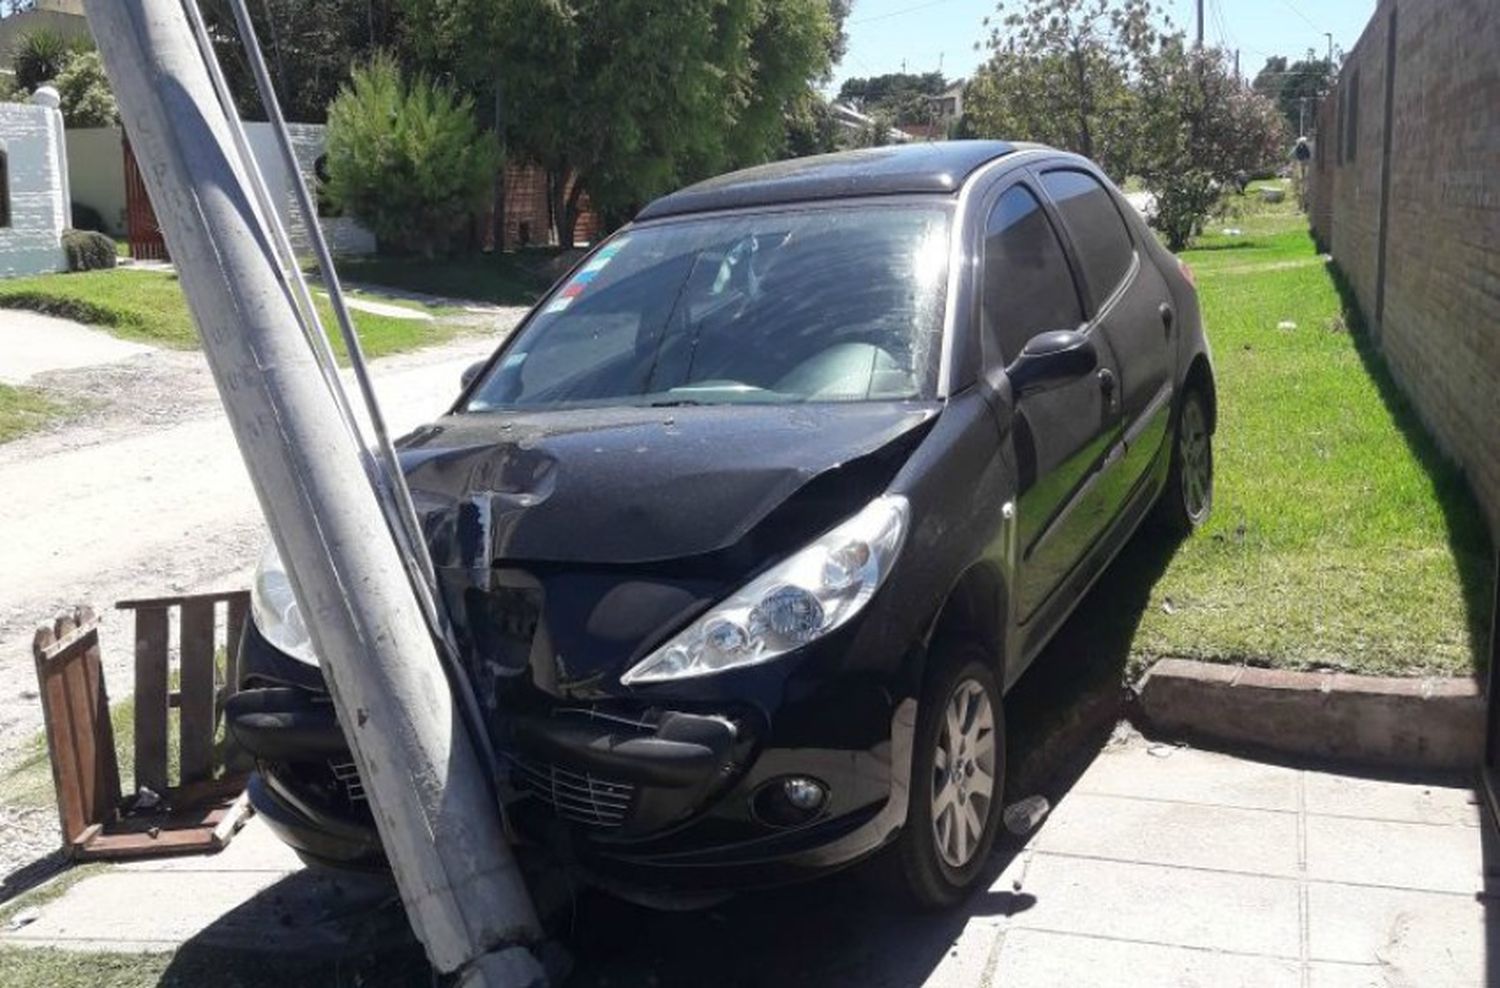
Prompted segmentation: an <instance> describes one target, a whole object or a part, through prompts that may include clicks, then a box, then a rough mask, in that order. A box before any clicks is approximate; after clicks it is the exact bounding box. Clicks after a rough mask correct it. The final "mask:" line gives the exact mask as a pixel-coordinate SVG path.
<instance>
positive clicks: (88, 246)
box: [62, 230, 115, 271]
mask: <svg viewBox="0 0 1500 988" xmlns="http://www.w3.org/2000/svg"><path fill="white" fill-rule="evenodd" d="M62 244H63V250H64V251H65V252H66V253H67V255H68V270H69V271H96V270H98V269H100V268H112V267H114V266H115V242H114V240H113V239H112V238H110V237H106V236H105V235H104V234H102V233H96V232H94V231H93V230H64V231H63V235H62Z"/></svg>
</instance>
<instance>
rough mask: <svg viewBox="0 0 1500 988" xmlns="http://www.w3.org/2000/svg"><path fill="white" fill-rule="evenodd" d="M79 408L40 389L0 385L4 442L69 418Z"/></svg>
mask: <svg viewBox="0 0 1500 988" xmlns="http://www.w3.org/2000/svg"><path fill="white" fill-rule="evenodd" d="M77 411H78V409H77V408H75V407H73V406H71V405H68V404H65V403H63V402H60V401H56V400H55V399H52V398H49V397H47V395H46V393H45V392H43V391H41V390H39V389H37V388H27V387H20V388H17V387H12V386H10V385H8V384H0V443H5V442H10V441H11V440H12V439H17V438H19V437H21V436H23V435H25V434H26V433H28V432H31V431H33V430H35V429H40V428H42V427H43V426H46V425H49V424H51V423H53V422H56V421H58V420H59V419H63V418H67V417H68V416H69V415H72V414H74V413H76V412H77Z"/></svg>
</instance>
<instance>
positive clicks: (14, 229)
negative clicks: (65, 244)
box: [0, 88, 69, 277]
mask: <svg viewBox="0 0 1500 988" xmlns="http://www.w3.org/2000/svg"><path fill="white" fill-rule="evenodd" d="M37 98H38V99H40V100H41V101H42V103H41V104H35V103H0V151H3V152H4V153H5V163H6V168H5V180H6V186H7V188H6V192H7V193H8V195H9V200H10V222H9V223H8V224H7V225H5V226H3V227H0V277H11V276H13V275H26V274H41V273H43V272H48V271H62V270H65V269H66V268H67V258H66V256H65V255H64V254H63V249H62V231H63V228H64V227H66V226H67V225H68V222H69V220H68V193H67V188H68V182H67V159H66V157H65V151H64V148H63V140H62V133H63V129H62V115H61V114H60V113H58V111H57V109H56V98H57V94H56V93H55V92H53V91H52V90H50V89H47V88H44V89H43V90H41V91H39V92H38V94H37ZM47 102H51V103H52V104H53V105H51V106H48V105H45V104H46V103H47Z"/></svg>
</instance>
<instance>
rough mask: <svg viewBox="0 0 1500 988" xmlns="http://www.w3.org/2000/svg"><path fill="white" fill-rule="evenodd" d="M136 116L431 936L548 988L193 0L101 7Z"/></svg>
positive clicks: (469, 967)
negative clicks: (285, 276)
mask: <svg viewBox="0 0 1500 988" xmlns="http://www.w3.org/2000/svg"><path fill="white" fill-rule="evenodd" d="M87 10H88V16H89V22H90V26H91V27H92V29H93V32H94V37H95V39H96V40H97V42H98V46H99V51H100V54H101V55H102V56H103V59H104V65H105V68H106V70H107V71H108V73H109V77H110V80H111V82H112V83H113V84H114V89H115V94H116V98H117V99H118V101H119V106H120V114H121V117H122V118H123V120H124V122H125V126H126V129H127V131H128V132H129V134H130V140H131V146H132V147H133V148H134V150H135V153H136V156H137V157H138V159H139V160H140V162H141V165H142V168H141V172H142V175H143V177H144V178H145V181H146V187H147V189H148V191H149V192H150V194H151V200H152V204H153V205H154V206H155V209H156V215H157V219H158V221H159V222H160V223H161V226H162V230H163V232H164V234H165V235H166V239H167V243H168V246H169V247H170V248H171V252H172V257H173V259H174V261H175V263H176V265H177V270H178V274H179V276H180V277H181V281H182V286H183V290H184V292H185V293H186V295H187V301H188V306H189V308H190V309H191V310H192V313H193V318H194V321H195V322H196V323H197V325H198V329H199V332H200V333H201V335H202V337H203V350H204V354H205V356H206V357H207V358H208V363H209V366H210V368H211V369H212V371H213V375H214V380H215V382H216V384H217V385H218V389H219V394H220V396H221V397H222V398H223V401H224V408H225V411H226V412H227V413H228V417H229V421H230V425H231V426H232V427H233V430H234V434H235V438H236V440H237V441H238V444H239V447H240V452H241V454H242V455H243V456H244V459H245V465H246V467H247V468H248V470H249V474H250V478H251V481H252V483H253V485H254V487H255V490H256V494H257V496H258V497H259V500H260V504H261V508H262V510H263V511H264V513H265V516H266V520H267V522H268V523H269V525H270V528H271V533H272V536H273V538H274V539H275V541H276V545H277V548H278V549H279V550H280V551H281V557H282V559H283V560H284V561H285V562H286V564H287V568H288V573H289V575H290V577H291V580H292V585H293V588H294V590H295V592H296V596H297V600H298V603H299V604H300V605H301V606H302V611H303V613H304V615H306V619H307V625H308V627H309V629H310V631H311V632H312V637H313V644H314V646H315V647H316V649H317V651H318V654H319V656H320V657H321V659H322V663H323V671H324V673H325V675H326V677H327V680H328V684H329V687H330V690H331V692H332V694H333V700H334V704H335V706H336V708H337V710H338V713H339V720H340V722H341V723H342V724H343V726H344V733H345V735H346V736H347V737H348V739H349V744H350V747H351V748H352V750H353V753H354V758H355V761H356V763H357V765H358V767H359V771H360V775H361V778H362V780H363V781H364V784H365V789H366V792H367V793H368V794H369V799H370V805H371V809H372V810H373V811H374V816H375V823H376V827H377V829H378V830H379V832H380V837H381V841H382V843H383V845H384V847H385V851H386V855H387V857H388V858H389V860H390V863H391V867H392V870H393V871H394V873H395V877H396V883H397V885H398V887H399V888H400V891H401V897H402V900H403V902H404V903H405V905H406V910H407V914H408V916H409V917H410V919H411V923H412V926H413V928H414V929H415V930H416V933H417V935H418V936H419V937H420V938H421V940H422V943H423V945H424V946H425V947H426V950H427V954H428V957H429V958H430V959H431V961H432V963H433V964H434V965H435V966H436V967H437V968H439V969H440V970H442V971H445V972H453V971H462V972H463V973H464V983H465V984H471V985H486V986H501V985H524V984H531V983H534V982H539V981H540V980H542V973H541V969H540V966H539V965H538V964H537V962H536V960H535V958H534V957H533V956H532V954H531V953H530V951H529V950H528V949H526V945H527V944H530V943H533V942H536V941H537V940H539V939H540V931H539V928H538V923H537V919H536V913H535V910H534V908H533V907H532V904H531V900H530V898H529V896H528V894H527V891H526V887H525V884H524V882H523V881H522V878H521V875H520V872H519V870H518V869H517V867H516V864H515V861H514V859H513V857H512V856H511V854H510V849H509V847H508V846H507V844H506V842H505V839H504V837H503V835H502V831H501V822H500V818H499V810H498V807H497V806H496V805H495V803H494V802H493V800H492V799H491V798H490V790H489V787H488V785H487V783H486V780H485V778H484V775H483V771H482V769H481V765H480V761H479V758H478V756H477V755H476V753H475V749H474V745H473V742H472V740H471V739H470V738H469V737H468V735H467V733H466V732H465V730H464V728H463V725H462V722H461V720H460V718H459V716H458V711H457V709H456V707H455V701H454V698H453V695H452V693H451V692H450V690H449V686H448V683H447V681H446V680H445V678H444V673H443V669H442V667H441V664H440V661H439V658H438V655H437V652H436V649H435V646H434V642H433V638H432V635H431V632H430V629H429V628H428V626H427V624H426V622H425V620H424V618H423V614H422V610H421V608H420V605H419V603H418V601H417V598H416V596H415V594H414V591H413V587H412V585H411V583H410V582H409V580H408V579H407V573H406V570H405V569H404V566H403V561H402V559H401V557H400V555H399V553H398V551H397V547H396V544H395V542H394V540H393V537H392V532H391V530H390V528H389V527H388V525H387V522H386V519H385V517H384V515H383V514H382V511H381V507H380V504H379V502H378V501H377V498H376V494H375V492H374V490H373V488H372V487H371V485H370V480H369V476H368V474H367V473H366V471H365V469H364V468H363V466H362V463H361V459H360V457H361V450H360V449H359V446H358V444H357V442H356V441H355V439H354V437H353V436H352V435H351V434H350V433H349V430H348V429H347V428H346V427H345V424H344V422H343V421H342V419H341V415H340V409H339V407H338V405H337V404H336V402H335V399H334V397H333V394H332V393H331V391H330V390H329V387H328V382H327V381H326V380H325V379H324V377H323V375H322V374H321V373H320V372H319V369H318V365H317V362H316V360H315V358H314V355H313V353H312V351H311V349H310V348H309V347H308V345H307V343H306V341H305V340H304V339H303V338H302V336H301V334H300V332H299V330H298V313H297V307H296V304H295V300H294V298H293V297H292V295H291V293H290V292H289V291H288V288H287V286H286V284H285V282H284V281H283V280H282V279H280V278H278V276H277V270H276V265H275V261H274V253H273V247H272V244H271V242H270V237H269V233H268V230H267V228H266V226H265V224H264V221H263V218H262V217H261V216H260V214H259V212H258V211H257V209H256V203H255V201H254V199H253V197H252V195H251V194H250V193H249V192H248V191H247V187H248V186H247V182H248V180H249V177H248V176H247V175H246V174H245V171H244V169H243V167H242V166H241V164H240V162H239V160H238V158H237V156H236V155H235V154H234V153H233V150H232V148H233V142H232V135H231V130H230V125H229V121H228V118H227V117H226V115H225V113H224V111H223V108H222V107H221V106H220V104H219V102H218V101H217V100H216V99H215V96H214V91H213V87H212V85H211V82H210V78H209V74H208V70H207V67H206V66H205V63H204V61H203V59H202V57H201V56H200V54H199V52H198V50H197V48H196V46H195V44H194V38H193V35H192V33H191V30H190V27H189V23H188V20H187V17H186V15H185V13H184V11H183V8H182V6H181V0H87Z"/></svg>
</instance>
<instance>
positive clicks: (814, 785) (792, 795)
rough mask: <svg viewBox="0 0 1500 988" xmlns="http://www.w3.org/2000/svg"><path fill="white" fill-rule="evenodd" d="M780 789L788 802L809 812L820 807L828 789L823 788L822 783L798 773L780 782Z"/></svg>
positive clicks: (826, 796)
mask: <svg viewBox="0 0 1500 988" xmlns="http://www.w3.org/2000/svg"><path fill="white" fill-rule="evenodd" d="M781 791H782V793H783V794H784V795H785V796H786V801H787V802H788V803H790V804H791V805H792V806H793V807H795V808H796V809H799V810H802V811H803V812H804V813H811V812H812V811H814V810H816V809H818V808H820V807H821V806H822V805H823V801H824V800H825V799H827V798H828V790H827V789H824V788H823V783H821V782H819V781H818V780H817V779H809V778H806V777H804V776H800V775H794V776H792V777H791V778H789V779H787V780H786V781H784V782H782V784H781Z"/></svg>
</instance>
